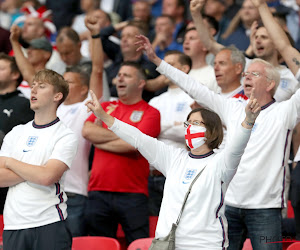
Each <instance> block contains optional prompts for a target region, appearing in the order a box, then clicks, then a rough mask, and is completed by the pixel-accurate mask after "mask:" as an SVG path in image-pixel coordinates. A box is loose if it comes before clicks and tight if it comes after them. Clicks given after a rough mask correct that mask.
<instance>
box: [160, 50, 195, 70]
mask: <svg viewBox="0 0 300 250" xmlns="http://www.w3.org/2000/svg"><path fill="white" fill-rule="evenodd" d="M169 55H178V61H179V62H180V64H181V65H188V66H189V67H190V69H191V68H192V60H191V58H190V57H189V56H188V55H186V54H184V53H182V52H180V51H178V50H169V51H167V52H166V53H165V57H166V56H169Z"/></svg>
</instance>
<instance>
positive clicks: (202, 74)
mask: <svg viewBox="0 0 300 250" xmlns="http://www.w3.org/2000/svg"><path fill="white" fill-rule="evenodd" d="M189 75H190V76H191V77H193V78H194V79H195V80H196V81H199V82H202V83H203V84H204V85H205V86H207V87H208V88H209V89H210V90H212V91H214V92H215V93H221V88H220V87H219V85H218V83H217V80H216V76H215V71H214V68H213V67H212V66H211V65H207V66H205V67H202V68H200V69H191V70H190V72H189Z"/></svg>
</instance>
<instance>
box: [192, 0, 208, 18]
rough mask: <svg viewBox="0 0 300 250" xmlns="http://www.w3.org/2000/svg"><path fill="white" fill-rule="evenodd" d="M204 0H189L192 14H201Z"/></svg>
mask: <svg viewBox="0 0 300 250" xmlns="http://www.w3.org/2000/svg"><path fill="white" fill-rule="evenodd" d="M205 2H206V0H191V1H190V11H191V14H192V16H197V15H201V10H202V9H203V6H204V5H205Z"/></svg>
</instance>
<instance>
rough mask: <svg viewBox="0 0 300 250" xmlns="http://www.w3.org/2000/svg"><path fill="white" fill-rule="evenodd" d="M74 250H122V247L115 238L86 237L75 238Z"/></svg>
mask: <svg viewBox="0 0 300 250" xmlns="http://www.w3.org/2000/svg"><path fill="white" fill-rule="evenodd" d="M72 250H121V246H120V243H119V242H118V241H117V240H116V239H113V238H108V237H99V236H85V237H74V238H73V244H72Z"/></svg>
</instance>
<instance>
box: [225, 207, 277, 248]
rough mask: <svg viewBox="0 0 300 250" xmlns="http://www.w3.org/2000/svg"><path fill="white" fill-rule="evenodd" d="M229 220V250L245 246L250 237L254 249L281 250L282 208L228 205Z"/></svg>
mask: <svg viewBox="0 0 300 250" xmlns="http://www.w3.org/2000/svg"><path fill="white" fill-rule="evenodd" d="M225 216H226V218H227V221H228V239H229V247H228V250H240V249H242V248H243V244H244V241H245V239H246V237H249V238H250V240H251V244H252V247H253V250H267V249H268V250H271V249H272V250H273V249H274V250H275V249H276V250H277V249H278V250H279V249H280V250H281V249H282V244H281V243H273V242H278V241H281V240H282V235H281V209H280V208H270V209H242V208H235V207H231V206H226V209H225Z"/></svg>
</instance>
